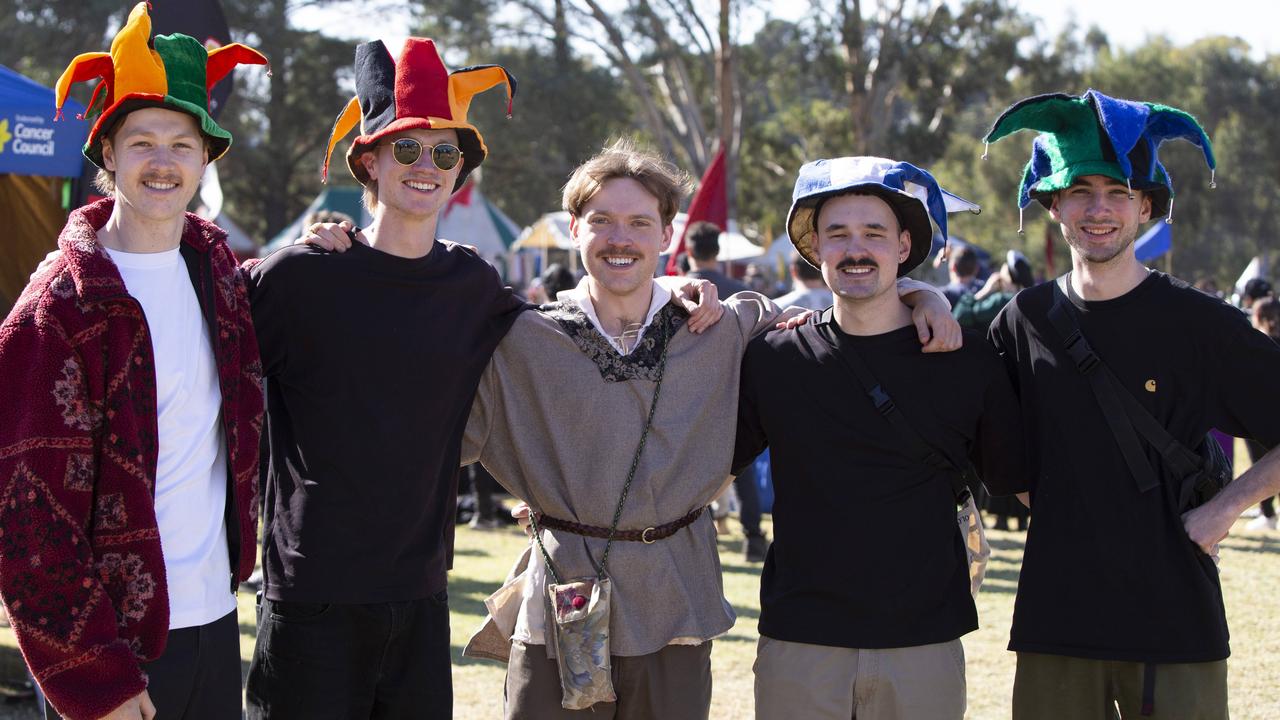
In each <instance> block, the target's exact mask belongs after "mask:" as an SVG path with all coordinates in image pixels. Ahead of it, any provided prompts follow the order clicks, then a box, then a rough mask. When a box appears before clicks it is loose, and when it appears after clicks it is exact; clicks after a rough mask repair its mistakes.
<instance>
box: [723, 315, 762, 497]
mask: <svg viewBox="0 0 1280 720" xmlns="http://www.w3.org/2000/svg"><path fill="white" fill-rule="evenodd" d="M760 342H763V338H759V339H757V340H756V341H754V342H752V343H751V344H750V345H749V346H748V348H747V352H746V353H745V355H744V357H743V359H742V374H741V380H740V382H741V387H740V389H739V391H738V435H737V441H736V442H735V443H734V449H733V466H732V468H733V474H734V475H738V474H740V473H741V472H742V471H743V470H744V469H746V467H747V465H750V464H751V463H752V462H753V461H755V459H756V457H757V456H759V455H760V453H762V452H764V450H765V448H766V447H768V446H769V440H768V438H767V437H766V436H765V434H764V426H763V425H761V423H760V412H759V409H758V406H757V403H756V391H755V379H754V377H753V373H752V372H751V365H752V362H751V356H752V355H753V354H754V353H753V352H752V349H753V348H755V347H756V345H757V343H760Z"/></svg>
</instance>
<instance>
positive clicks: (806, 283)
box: [774, 255, 832, 310]
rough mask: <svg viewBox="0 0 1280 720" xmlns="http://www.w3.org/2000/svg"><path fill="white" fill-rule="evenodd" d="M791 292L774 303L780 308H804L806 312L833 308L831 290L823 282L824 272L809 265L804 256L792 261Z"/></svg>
mask: <svg viewBox="0 0 1280 720" xmlns="http://www.w3.org/2000/svg"><path fill="white" fill-rule="evenodd" d="M791 280H792V282H793V283H794V287H793V289H792V290H791V292H789V293H787V294H785V295H780V296H778V297H777V298H776V299H775V300H774V302H776V303H777V304H778V306H779V307H788V306H794V307H802V308H804V309H806V310H825V309H827V308H829V307H831V302H832V297H831V290H829V289H828V288H827V284H826V283H825V282H823V280H822V271H821V270H819V269H818V268H816V267H814V266H812V265H810V264H809V261H808V260H805V259H804V258H803V257H802V256H800V255H796V256H795V257H794V258H793V259H792V260H791Z"/></svg>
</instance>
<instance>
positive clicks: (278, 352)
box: [245, 248, 296, 377]
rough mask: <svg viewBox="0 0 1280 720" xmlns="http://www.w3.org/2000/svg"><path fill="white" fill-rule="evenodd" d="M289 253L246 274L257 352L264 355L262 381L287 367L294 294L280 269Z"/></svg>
mask: <svg viewBox="0 0 1280 720" xmlns="http://www.w3.org/2000/svg"><path fill="white" fill-rule="evenodd" d="M288 253H289V248H284V249H281V250H279V251H277V252H275V253H273V254H272V255H271V256H269V257H268V258H267V259H265V260H263V261H262V262H259V263H256V264H254V265H253V266H251V267H249V268H248V271H247V272H246V273H245V286H246V289H247V290H248V293H249V308H250V310H251V311H252V313H253V329H254V333H255V334H256V335H257V336H258V351H259V352H260V353H261V355H262V376H263V377H272V376H274V375H278V374H279V373H280V372H281V371H283V370H284V366H285V360H286V353H285V348H286V342H285V340H286V338H288V337H289V328H290V326H291V325H292V321H291V319H290V316H291V312H292V311H291V309H290V308H291V306H292V302H291V301H290V295H291V293H290V292H289V291H288V290H287V289H286V288H284V287H282V286H283V285H285V284H286V283H285V276H286V274H287V270H286V269H284V268H281V267H279V265H280V261H281V260H283V259H284V258H285V256H286V255H287V254H288ZM294 302H296V299H295V300H294Z"/></svg>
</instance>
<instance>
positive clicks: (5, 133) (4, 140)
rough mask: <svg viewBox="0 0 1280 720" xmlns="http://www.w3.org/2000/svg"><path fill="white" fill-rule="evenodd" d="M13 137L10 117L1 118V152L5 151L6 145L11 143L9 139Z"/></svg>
mask: <svg viewBox="0 0 1280 720" xmlns="http://www.w3.org/2000/svg"><path fill="white" fill-rule="evenodd" d="M12 138H13V136H12V135H10V134H9V118H5V119H4V120H0V153H2V152H4V146H5V145H8V144H9V140H11V139H12Z"/></svg>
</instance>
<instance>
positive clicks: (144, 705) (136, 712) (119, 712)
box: [101, 690, 156, 720]
mask: <svg viewBox="0 0 1280 720" xmlns="http://www.w3.org/2000/svg"><path fill="white" fill-rule="evenodd" d="M155 716H156V706H155V705H152V704H151V696H150V695H148V694H147V691H146V690H143V691H142V692H140V693H138V694H137V695H134V696H133V697H131V698H129V699H128V700H126V701H125V703H124V704H123V705H121V706H120V707H118V708H116V709H115V710H112V711H111V712H109V713H107V714H106V715H103V716H102V718H101V720H154V718H155Z"/></svg>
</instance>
